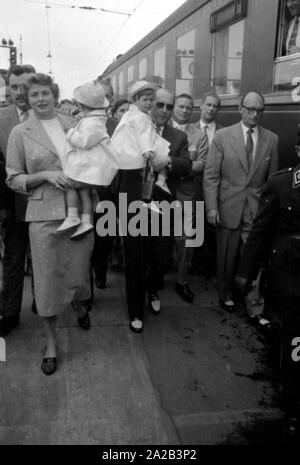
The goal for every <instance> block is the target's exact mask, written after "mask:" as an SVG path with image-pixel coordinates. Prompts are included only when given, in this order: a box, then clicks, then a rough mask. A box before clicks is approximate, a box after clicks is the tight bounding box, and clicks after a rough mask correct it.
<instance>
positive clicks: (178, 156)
mask: <svg viewBox="0 0 300 465" xmlns="http://www.w3.org/2000/svg"><path fill="white" fill-rule="evenodd" d="M178 132H180V133H181V134H180V137H181V140H180V142H179V144H178V147H176V150H175V151H174V152H173V151H171V152H172V153H171V158H172V164H171V166H170V171H169V172H170V174H171V175H172V176H177V177H185V176H188V175H189V174H190V173H191V170H192V162H191V160H190V154H189V143H188V138H187V135H186V134H184V133H183V132H182V131H178Z"/></svg>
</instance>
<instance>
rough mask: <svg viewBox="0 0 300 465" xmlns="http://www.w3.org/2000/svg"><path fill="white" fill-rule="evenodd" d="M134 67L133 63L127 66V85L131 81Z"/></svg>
mask: <svg viewBox="0 0 300 465" xmlns="http://www.w3.org/2000/svg"><path fill="white" fill-rule="evenodd" d="M133 73H134V68H133V65H130V66H128V69H127V85H128V86H129V85H130V84H131V83H132V81H133Z"/></svg>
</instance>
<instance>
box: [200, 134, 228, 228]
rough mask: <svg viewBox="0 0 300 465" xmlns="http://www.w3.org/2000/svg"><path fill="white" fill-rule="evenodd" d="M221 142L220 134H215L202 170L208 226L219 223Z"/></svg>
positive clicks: (222, 154)
mask: <svg viewBox="0 0 300 465" xmlns="http://www.w3.org/2000/svg"><path fill="white" fill-rule="evenodd" d="M223 151H224V149H223V141H222V136H221V135H220V133H218V132H217V133H216V135H215V137H214V139H213V141H212V143H211V147H210V149H209V152H208V155H207V161H206V166H205V169H204V178H203V190H204V200H205V209H206V212H207V219H208V221H209V223H210V224H212V225H214V226H215V225H216V223H218V222H219V212H218V187H219V184H220V180H221V164H222V160H223V157H224V153H223Z"/></svg>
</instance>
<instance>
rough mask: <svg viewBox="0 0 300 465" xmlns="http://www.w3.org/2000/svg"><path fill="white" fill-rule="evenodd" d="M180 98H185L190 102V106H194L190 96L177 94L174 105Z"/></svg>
mask: <svg viewBox="0 0 300 465" xmlns="http://www.w3.org/2000/svg"><path fill="white" fill-rule="evenodd" d="M180 98H187V99H189V100H191V102H192V104H193V105H194V99H193V97H192V96H191V95H190V94H179V95H176V97H175V103H176V102H177V100H179V99H180Z"/></svg>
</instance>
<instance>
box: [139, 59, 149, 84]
mask: <svg viewBox="0 0 300 465" xmlns="http://www.w3.org/2000/svg"><path fill="white" fill-rule="evenodd" d="M146 74H147V58H142V59H141V60H140V61H139V79H143V78H144V77H145V76H146Z"/></svg>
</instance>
